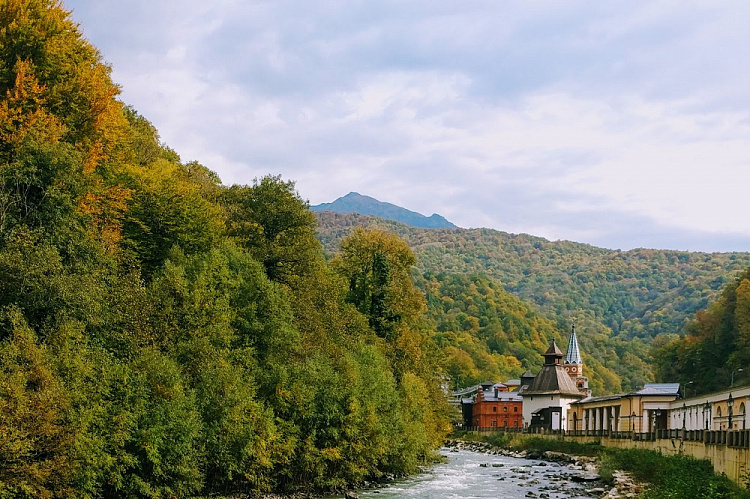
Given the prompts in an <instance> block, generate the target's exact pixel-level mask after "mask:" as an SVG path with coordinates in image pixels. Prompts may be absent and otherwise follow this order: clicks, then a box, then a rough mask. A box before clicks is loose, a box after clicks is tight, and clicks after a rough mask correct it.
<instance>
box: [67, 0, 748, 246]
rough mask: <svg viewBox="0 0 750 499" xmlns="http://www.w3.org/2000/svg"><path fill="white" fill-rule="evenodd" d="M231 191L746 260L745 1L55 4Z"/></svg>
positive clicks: (87, 0)
mask: <svg viewBox="0 0 750 499" xmlns="http://www.w3.org/2000/svg"><path fill="white" fill-rule="evenodd" d="M63 3H64V6H65V7H66V8H67V9H69V10H71V11H72V16H73V19H74V20H75V21H76V22H78V23H79V24H80V28H81V30H82V32H83V34H84V36H85V37H86V38H87V39H88V40H89V41H90V42H91V43H93V44H94V45H95V46H96V47H97V48H98V49H99V50H100V52H101V54H102V57H103V59H104V61H105V62H107V63H108V64H110V65H111V66H112V76H113V79H114V80H115V81H116V82H117V83H118V84H119V85H120V86H121V88H122V93H121V96H120V98H121V99H122V101H123V102H125V103H126V104H129V105H132V106H133V107H134V108H135V109H136V110H137V111H138V112H139V113H140V114H141V115H143V116H144V117H146V118H147V119H148V120H149V121H151V122H152V123H153V124H154V125H155V126H156V128H157V129H158V130H159V133H160V137H161V140H162V141H163V142H164V143H165V144H167V145H168V146H169V147H171V148H172V149H174V150H175V151H176V152H177V153H178V154H179V155H180V157H181V158H182V160H183V161H192V160H197V161H199V162H200V163H201V164H203V165H205V166H207V167H208V168H210V169H212V170H214V171H215V172H217V173H218V174H219V176H220V177H221V179H222V181H223V183H224V184H225V185H231V184H248V185H251V184H252V183H253V180H254V179H256V178H260V177H263V176H266V175H281V177H282V178H283V179H284V180H293V181H295V182H296V189H297V191H298V192H299V194H300V196H301V197H302V198H303V199H305V200H308V201H309V202H310V204H313V205H314V204H319V203H324V202H331V201H333V200H335V199H336V198H338V197H340V196H343V195H345V194H347V193H348V192H350V191H355V192H359V193H360V194H365V195H368V196H372V197H374V198H376V199H379V200H381V201H386V202H389V203H393V204H397V205H399V206H402V207H404V208H407V209H410V210H413V211H417V212H419V213H423V214H425V215H427V216H429V215H431V214H432V213H439V214H440V215H442V216H444V217H446V218H447V219H448V220H450V221H451V222H453V223H455V224H456V225H458V226H460V227H465V228H471V227H487V228H493V229H497V230H502V231H506V232H511V233H527V234H532V235H535V236H541V237H545V238H547V239H550V240H560V239H562V240H572V241H578V242H583V243H588V244H592V245H595V246H600V247H605V248H611V249H622V250H628V249H632V248H658V249H674V250H688V251H706V252H714V251H722V252H724V251H750V50H748V47H750V29H748V26H750V2H747V1H746V0H738V1H722V0H710V1H689V0H686V1H680V0H673V1H661V0H647V1H639V0H626V1H607V2H598V1H592V0H589V1H585V2H584V1H568V0H560V1H541V0H540V1H534V2H529V1H520V0H504V1H497V0H487V1H482V0H479V1H469V2H457V1H442V0H413V1H403V0H400V1H383V0H349V1H338V0H311V1H304V2H299V1H288V0H272V1H256V0H213V1H210V2H207V1H205V0H148V1H146V0H63Z"/></svg>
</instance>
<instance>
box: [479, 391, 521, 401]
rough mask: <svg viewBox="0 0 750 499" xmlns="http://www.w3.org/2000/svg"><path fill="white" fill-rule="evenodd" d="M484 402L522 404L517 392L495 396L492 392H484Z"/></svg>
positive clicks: (501, 393) (500, 393)
mask: <svg viewBox="0 0 750 499" xmlns="http://www.w3.org/2000/svg"><path fill="white" fill-rule="evenodd" d="M484 401H485V402H523V397H521V396H520V395H518V392H499V393H498V394H497V396H495V394H494V393H493V392H492V391H489V392H484Z"/></svg>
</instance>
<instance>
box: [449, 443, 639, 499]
mask: <svg viewBox="0 0 750 499" xmlns="http://www.w3.org/2000/svg"><path fill="white" fill-rule="evenodd" d="M446 447H448V449H449V450H450V451H456V450H468V451H471V452H478V453H483V454H492V455H503V456H508V457H513V458H518V459H535V460H540V461H546V462H552V463H558V464H562V465H565V466H566V467H567V468H568V469H570V470H572V471H573V473H572V474H569V475H567V476H563V477H562V479H561V481H560V484H559V487H558V490H557V491H564V490H565V488H566V486H567V485H568V484H569V483H571V482H578V483H586V484H588V487H586V491H587V492H588V494H589V495H590V496H591V497H604V498H609V499H622V498H631V497H637V496H638V494H640V493H641V492H643V491H644V490H645V488H646V487H645V485H644V484H640V483H638V482H636V481H635V479H634V478H633V477H632V475H631V474H630V473H627V472H625V471H621V470H616V471H614V472H612V473H611V474H608V473H605V475H604V476H602V474H601V473H600V469H599V465H598V460H597V458H596V457H592V456H584V455H574V454H568V453H565V452H559V451H553V450H543V449H538V448H530V449H513V448H509V447H505V446H498V445H493V444H492V443H489V442H485V441H470V440H458V439H456V440H448V441H447V442H446Z"/></svg>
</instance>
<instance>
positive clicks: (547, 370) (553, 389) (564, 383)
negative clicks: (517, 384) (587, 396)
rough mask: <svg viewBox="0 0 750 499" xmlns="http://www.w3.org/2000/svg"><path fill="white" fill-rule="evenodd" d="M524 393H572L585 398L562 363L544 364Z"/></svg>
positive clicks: (571, 394)
mask: <svg viewBox="0 0 750 499" xmlns="http://www.w3.org/2000/svg"><path fill="white" fill-rule="evenodd" d="M523 394H524V395H544V394H547V395H552V394H560V395H570V396H575V397H579V398H583V397H584V394H583V393H581V391H580V390H578V387H577V386H576V384H575V382H574V381H573V380H572V379H571V378H570V376H569V375H568V373H567V372H565V368H564V367H563V366H561V365H544V366H542V370H541V371H539V374H537V375H536V377H535V378H534V381H533V382H532V383H531V385H529V387H528V388H527V389H526V390H524V391H523Z"/></svg>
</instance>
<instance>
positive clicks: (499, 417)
mask: <svg viewBox="0 0 750 499" xmlns="http://www.w3.org/2000/svg"><path fill="white" fill-rule="evenodd" d="M463 407H464V408H470V415H469V414H467V412H466V411H464V421H465V424H468V425H469V426H473V427H476V428H483V429H488V428H505V429H520V428H523V399H522V398H521V397H520V396H519V395H518V393H516V392H510V391H508V389H507V387H506V386H505V385H504V384H503V383H495V384H494V385H492V386H490V387H488V389H487V390H484V389H483V390H479V391H478V392H477V394H476V396H475V397H474V398H473V399H469V400H468V401H467V403H465V404H463ZM467 416H468V418H467ZM469 418H470V419H469Z"/></svg>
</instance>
